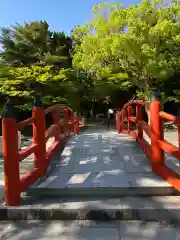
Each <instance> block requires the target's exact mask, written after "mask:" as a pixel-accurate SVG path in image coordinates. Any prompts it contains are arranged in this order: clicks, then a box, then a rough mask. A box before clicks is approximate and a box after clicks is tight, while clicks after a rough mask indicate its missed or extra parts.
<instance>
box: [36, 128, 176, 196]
mask: <svg viewBox="0 0 180 240" xmlns="http://www.w3.org/2000/svg"><path fill="white" fill-rule="evenodd" d="M171 160H172V159H171ZM171 160H169V158H168V161H171ZM31 190H36V192H37V194H41V193H42V194H43V195H44V194H45V195H46V194H47V195H51V196H52V195H55V196H57V195H58V196H62V195H63V196H66V195H71V196H72V195H78V194H79V195H96V196H97V195H101V196H102V195H103V194H104V195H106V196H107V195H111V196H112V195H113V196H114V195H116V196H120V195H133V194H136V195H141V194H142V195H143V194H145V195H146V194H147V195H148V194H150V193H151V194H152V195H153V194H155V195H156V194H158V195H165V194H167V195H169V194H170V193H172V192H173V191H174V189H173V188H172V187H171V186H170V185H169V184H168V183H167V182H165V181H164V180H162V179H161V178H159V177H158V176H156V175H155V174H154V173H153V172H152V169H151V166H150V164H149V161H148V159H147V158H146V156H145V154H144V153H143V152H142V150H141V149H140V148H139V147H138V146H137V144H136V142H135V140H134V139H132V138H131V137H129V136H128V135H125V134H120V135H119V134H117V133H116V132H115V131H114V130H108V129H104V127H103V126H102V127H100V126H99V128H98V129H97V127H96V128H89V129H87V130H86V131H85V132H84V133H83V134H81V135H79V136H73V137H72V138H71V139H70V140H69V142H68V143H67V144H66V147H65V149H64V151H63V152H62V154H61V156H59V158H58V159H57V162H56V168H55V170H54V172H52V173H51V175H50V176H49V177H47V179H46V180H45V181H44V182H42V183H41V184H40V185H33V186H32V188H31ZM36 192H35V194H36Z"/></svg>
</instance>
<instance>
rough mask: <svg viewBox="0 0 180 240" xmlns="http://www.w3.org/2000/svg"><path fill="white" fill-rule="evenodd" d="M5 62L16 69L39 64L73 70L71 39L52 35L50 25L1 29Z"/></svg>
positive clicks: (62, 35)
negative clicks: (13, 65)
mask: <svg viewBox="0 0 180 240" xmlns="http://www.w3.org/2000/svg"><path fill="white" fill-rule="evenodd" d="M0 43H1V44H2V47H3V51H2V53H1V57H2V59H4V60H5V61H6V62H7V63H10V64H17V65H27V64H38V65H47V64H49V65H52V64H53V65H55V66H60V67H71V56H70V51H71V48H72V41H71V38H69V37H67V36H66V35H65V34H64V33H63V32H52V31H50V30H49V25H48V24H47V22H43V21H40V22H31V23H25V24H24V26H21V25H19V24H16V25H15V26H13V27H12V28H2V29H1V37H0Z"/></svg>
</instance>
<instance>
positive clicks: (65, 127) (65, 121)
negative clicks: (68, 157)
mask: <svg viewBox="0 0 180 240" xmlns="http://www.w3.org/2000/svg"><path fill="white" fill-rule="evenodd" d="M64 129H65V136H69V113H68V108H67V107H65V108H64Z"/></svg>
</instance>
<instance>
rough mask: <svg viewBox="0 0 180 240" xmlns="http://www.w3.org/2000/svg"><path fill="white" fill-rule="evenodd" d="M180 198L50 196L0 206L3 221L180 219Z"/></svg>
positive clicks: (0, 215) (175, 220) (178, 220)
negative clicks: (30, 202)
mask: <svg viewBox="0 0 180 240" xmlns="http://www.w3.org/2000/svg"><path fill="white" fill-rule="evenodd" d="M179 201H180V197H179V196H178V197H171V196H166V197H124V198H119V199H107V200H106V199H104V200H93V201H88V200H85V201H81V200H80V201H74V202H73V201H62V200H61V202H60V200H58V199H55V200H54V203H51V202H52V199H49V203H48V201H47V200H46V202H43V201H40V202H39V203H38V202H34V204H33V205H24V206H19V207H6V206H1V207H0V220H101V221H112V220H143V221H168V222H171V223H176V222H180V205H179Z"/></svg>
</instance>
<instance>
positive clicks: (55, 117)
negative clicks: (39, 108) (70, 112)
mask: <svg viewBox="0 0 180 240" xmlns="http://www.w3.org/2000/svg"><path fill="white" fill-rule="evenodd" d="M52 117H53V123H54V124H55V125H56V126H57V128H56V135H55V140H56V141H58V142H59V141H60V140H61V136H60V134H61V127H60V116H59V111H58V108H57V109H55V110H54V111H53V112H52Z"/></svg>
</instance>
